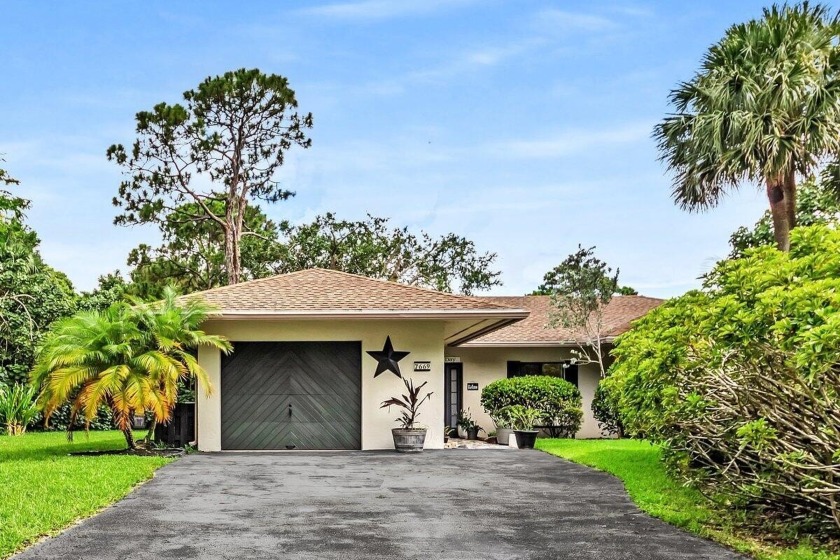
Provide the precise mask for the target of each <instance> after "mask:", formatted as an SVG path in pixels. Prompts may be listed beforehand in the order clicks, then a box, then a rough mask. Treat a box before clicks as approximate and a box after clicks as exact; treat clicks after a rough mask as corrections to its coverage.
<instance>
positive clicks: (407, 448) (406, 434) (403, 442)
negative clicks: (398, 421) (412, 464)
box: [391, 428, 426, 453]
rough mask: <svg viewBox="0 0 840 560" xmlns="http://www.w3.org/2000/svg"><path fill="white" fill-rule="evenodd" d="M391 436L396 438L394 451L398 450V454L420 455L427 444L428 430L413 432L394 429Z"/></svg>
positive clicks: (420, 429)
mask: <svg viewBox="0 0 840 560" xmlns="http://www.w3.org/2000/svg"><path fill="white" fill-rule="evenodd" d="M391 434H392V435H393V436H394V449H396V450H397V453H420V452H421V451H423V444H424V443H425V442H426V428H417V429H413V430H407V429H405V428H393V429H392V430H391Z"/></svg>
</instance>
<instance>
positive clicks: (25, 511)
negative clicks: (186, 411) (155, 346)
mask: <svg viewBox="0 0 840 560" xmlns="http://www.w3.org/2000/svg"><path fill="white" fill-rule="evenodd" d="M123 448H125V439H124V438H123V435H122V434H121V433H120V432H117V431H113V432H90V434H89V435H86V434H84V433H77V434H75V437H74V441H73V442H72V443H70V442H68V441H67V436H66V434H65V433H63V432H47V433H26V434H24V435H22V436H15V437H12V436H6V435H3V436H0V559H2V558H7V557H8V556H10V555H11V554H12V553H14V552H16V551H18V550H20V549H21V548H23V547H25V546H26V545H28V544H31V543H33V542H35V541H37V540H38V539H39V538H41V537H43V536H46V535H52V534H55V533H57V532H58V531H60V530H61V529H63V528H65V527H67V526H68V525H71V524H72V523H73V522H75V521H76V520H79V519H82V518H85V517H89V516H90V515H93V514H94V513H96V512H97V511H99V510H101V509H102V508H103V507H105V506H107V505H109V504H111V503H113V502H115V501H117V500H119V499H120V498H123V497H124V496H125V495H126V494H128V493H129V492H130V491H131V489H132V488H134V486H136V485H137V484H138V483H140V482H142V481H144V480H147V479H149V478H151V476H152V474H153V473H154V471H155V469H157V468H159V467H161V466H163V465H164V464H166V463H167V462H169V460H167V459H163V458H160V457H138V456H128V455H100V456H90V457H78V456H69V455H68V453H70V452H76V451H94V450H97V451H99V450H110V449H123Z"/></svg>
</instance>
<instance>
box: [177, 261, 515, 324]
mask: <svg viewBox="0 0 840 560" xmlns="http://www.w3.org/2000/svg"><path fill="white" fill-rule="evenodd" d="M183 297H185V298H193V297H201V298H202V299H204V300H205V301H206V302H208V303H210V304H212V305H214V306H216V307H218V308H219V310H220V311H221V313H222V315H223V316H224V315H238V314H241V315H244V316H247V315H248V314H265V315H271V314H280V313H284V314H294V313H295V312H298V313H318V312H321V313H324V314H329V313H342V312H346V313H352V312H359V313H365V312H367V313H374V312H383V313H392V312H409V313H410V312H430V313H435V312H465V313H470V312H474V313H480V312H482V311H484V312H488V313H492V314H498V315H505V314H507V312H512V311H516V312H517V313H515V314H514V315H516V317H515V318H521V317H524V316H525V315H526V314H527V312H523V311H522V310H521V308H511V307H510V306H508V305H506V304H504V303H503V302H496V301H492V300H490V299H488V298H477V297H468V296H460V295H454V294H447V293H444V292H437V291H434V290H427V289H424V288H418V287H415V286H406V285H404V284H397V283H395V282H387V281H385V280H375V279H372V278H366V277H364V276H357V275H355V274H348V273H346V272H339V271H336V270H325V269H320V268H314V269H309V270H301V271H299V272H292V273H290V274H281V275H278V276H271V277H268V278H261V279H259V280H251V281H249V282H242V283H240V284H234V285H231V286H222V287H219V288H214V289H211V290H206V291H203V292H196V293H193V294H190V295H188V296H183ZM494 312H498V313H494Z"/></svg>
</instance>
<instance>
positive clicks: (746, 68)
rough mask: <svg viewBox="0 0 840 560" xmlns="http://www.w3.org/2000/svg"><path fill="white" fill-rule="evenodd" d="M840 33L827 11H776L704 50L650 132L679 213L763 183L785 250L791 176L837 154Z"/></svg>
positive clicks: (790, 222)
mask: <svg viewBox="0 0 840 560" xmlns="http://www.w3.org/2000/svg"><path fill="white" fill-rule="evenodd" d="M838 36H840V20H838V16H837V15H836V14H835V15H832V14H831V13H830V11H829V9H828V8H827V7H826V6H823V5H820V4H809V3H808V2H805V3H802V4H799V5H795V6H789V5H787V4H785V5H782V6H781V7H780V6H775V5H774V6H773V7H771V8H766V9H764V12H763V17H762V18H761V19H760V20H752V21H750V22H748V23H744V24H739V25H734V26H732V27H730V28H729V30H727V32H726V34H725V36H724V38H723V39H722V40H721V41H720V42H719V43H717V44H716V45H714V46H712V47H711V48H710V49H709V51H708V52H707V53H706V56H705V58H704V59H703V63H702V67H701V70H700V71H699V72H698V73H697V74H696V75H695V76H694V78H692V79H691V80H690V81H688V82H684V83H682V84H680V85H679V87H678V88H677V89H675V90H673V91H672V92H671V95H670V101H671V103H672V105H673V106H674V108H675V112H674V113H673V114H671V115H669V116H667V117H666V118H665V119H664V120H663V121H662V122H661V123H660V124H659V125H657V127H656V128H655V130H654V138H655V139H656V141H657V143H658V147H659V151H660V154H661V159H662V160H663V161H665V162H666V163H667V164H668V167H669V169H670V170H671V171H672V172H673V173H674V183H673V197H674V199H675V200H676V202H677V203H678V204H679V205H680V206H681V207H682V208H684V209H688V210H705V209H708V208H711V207H714V206H716V205H717V204H718V203H719V202H720V201H721V199H722V198H723V197H724V195H726V194H727V193H728V192H729V191H730V190H733V189H735V188H737V187H738V186H739V185H740V184H741V183H743V182H753V183H758V184H763V185H764V187H765V188H766V191H767V197H768V200H769V203H770V211H771V214H772V216H773V229H774V236H775V239H776V243H777V245H778V247H779V248H780V249H781V250H783V251H786V250H788V249H789V247H790V239H789V233H790V230H791V229H792V228H793V227H794V226H795V225H796V215H795V212H796V184H797V176H800V177H801V176H808V175H811V173H812V172H813V171H814V170H815V168H816V167H818V166H819V165H820V164H821V163H822V161H824V159H826V158H828V157H836V156H837V154H838V153H840V73H838V68H840V52H839V51H838V46H837V39H838Z"/></svg>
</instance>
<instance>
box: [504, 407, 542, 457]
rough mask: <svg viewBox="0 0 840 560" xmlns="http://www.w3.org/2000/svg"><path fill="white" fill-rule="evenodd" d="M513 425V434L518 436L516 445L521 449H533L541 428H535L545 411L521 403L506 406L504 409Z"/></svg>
mask: <svg viewBox="0 0 840 560" xmlns="http://www.w3.org/2000/svg"><path fill="white" fill-rule="evenodd" d="M502 410H504V411H505V413H506V414H507V416H508V418H510V422H511V425H512V426H513V435H514V437H515V438H516V447H518V448H520V449H533V448H534V443H535V442H536V441H537V434H538V433H539V430H535V429H534V426H536V425H537V424H538V423H539V421H540V420H541V419H542V416H543V413H542V412H540V411H539V410H537V409H535V408H527V407H525V406H522V405H520V404H514V405H511V406H506V407H505V408H504V409H502Z"/></svg>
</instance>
